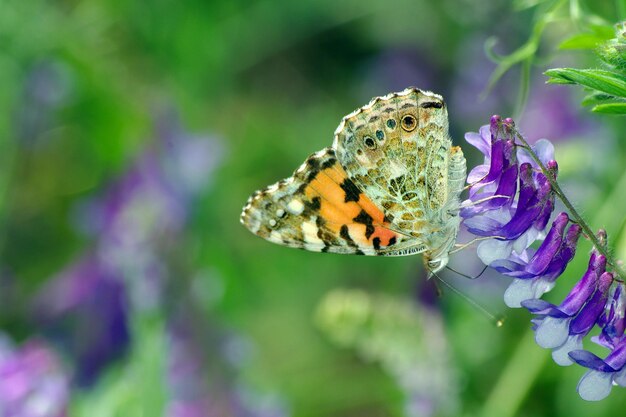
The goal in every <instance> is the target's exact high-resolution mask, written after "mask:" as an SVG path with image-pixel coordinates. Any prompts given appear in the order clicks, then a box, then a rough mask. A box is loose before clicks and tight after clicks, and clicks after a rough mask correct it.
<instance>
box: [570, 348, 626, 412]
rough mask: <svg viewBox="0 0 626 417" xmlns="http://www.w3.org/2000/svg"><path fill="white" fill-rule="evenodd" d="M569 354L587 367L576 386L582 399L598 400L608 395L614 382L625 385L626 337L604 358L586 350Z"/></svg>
mask: <svg viewBox="0 0 626 417" xmlns="http://www.w3.org/2000/svg"><path fill="white" fill-rule="evenodd" d="M569 356H570V357H571V358H572V359H573V360H574V361H576V363H578V364H579V365H581V366H584V367H585V368H589V371H587V373H586V374H585V375H584V376H583V377H582V378H581V379H580V381H579V382H578V387H577V388H576V389H577V390H578V394H579V395H580V396H581V397H582V399H584V400H587V401H598V400H601V399H603V398H605V397H606V396H607V395H609V393H610V392H611V388H612V387H613V385H614V384H615V385H620V386H622V387H626V338H622V339H621V340H620V342H619V343H618V344H617V345H616V346H615V349H613V351H612V352H611V353H610V354H609V355H608V356H607V357H606V358H605V359H604V360H602V359H600V358H598V357H597V356H596V355H594V354H593V353H591V352H587V351H586V350H575V351H573V352H570V353H569Z"/></svg>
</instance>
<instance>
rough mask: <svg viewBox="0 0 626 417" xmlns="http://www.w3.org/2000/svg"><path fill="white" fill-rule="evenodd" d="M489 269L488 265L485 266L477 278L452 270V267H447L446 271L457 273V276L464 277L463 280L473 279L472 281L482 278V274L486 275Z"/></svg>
mask: <svg viewBox="0 0 626 417" xmlns="http://www.w3.org/2000/svg"><path fill="white" fill-rule="evenodd" d="M487 268H488V265H485V267H484V268H483V269H482V271H480V273H479V274H478V275H476V276H474V277H473V276H471V275H467V274H464V273H462V272H459V271H457V270H456V269H454V268H452V267H450V266H448V265H446V269H449V270H450V271H452V272H454V273H455V274H457V275H460V276H462V277H463V278H467V279H472V280H474V279H478V278H480V276H481V275H482V274H484V273H485V271H486V270H487Z"/></svg>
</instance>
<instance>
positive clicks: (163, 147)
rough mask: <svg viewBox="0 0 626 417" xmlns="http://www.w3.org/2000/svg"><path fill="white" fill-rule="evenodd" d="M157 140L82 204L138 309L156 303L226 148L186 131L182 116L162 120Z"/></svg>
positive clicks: (85, 225) (105, 257) (87, 223)
mask: <svg viewBox="0 0 626 417" xmlns="http://www.w3.org/2000/svg"><path fill="white" fill-rule="evenodd" d="M156 137H157V140H156V141H155V142H154V143H153V144H152V146H151V148H149V149H148V150H147V151H145V152H144V153H143V154H142V155H140V156H139V158H138V159H137V161H136V162H135V163H134V164H133V165H132V166H131V168H130V169H129V171H128V172H127V173H126V174H125V175H124V176H122V178H121V179H120V180H119V181H118V182H117V183H115V184H113V186H112V187H111V188H110V189H109V191H108V193H107V194H106V195H105V196H104V197H103V198H100V199H98V200H94V201H91V202H89V203H88V204H86V205H85V206H83V207H82V209H83V210H82V213H81V214H79V220H80V223H81V227H82V229H84V230H86V231H88V232H89V233H90V234H91V235H93V236H96V237H97V238H98V242H97V246H96V253H97V256H98V257H99V259H100V262H102V263H103V264H106V265H107V266H108V268H109V269H111V270H113V271H116V273H117V274H118V276H120V277H122V278H123V279H124V280H125V282H126V285H127V291H128V296H129V299H130V305H131V307H132V308H133V309H138V310H144V309H148V310H149V309H152V308H155V307H156V306H157V305H159V303H160V302H161V297H162V291H163V286H164V282H165V280H166V278H167V260H166V258H167V257H165V256H164V254H166V253H168V252H170V251H171V250H172V249H173V248H174V247H175V245H176V241H177V240H178V239H179V237H180V234H181V233H182V232H183V230H184V228H185V226H186V224H187V221H188V218H189V216H190V214H191V208H192V207H193V205H192V202H193V199H194V198H195V197H196V196H197V195H198V193H199V192H200V191H201V190H202V189H203V188H205V187H207V186H208V185H209V181H210V180H211V178H212V175H211V173H212V171H213V170H215V168H216V167H217V165H218V163H219V160H220V158H221V157H222V154H223V150H222V147H221V146H220V144H219V142H218V141H217V139H215V138H211V137H207V136H196V135H192V134H189V133H187V132H185V131H184V130H182V128H181V127H180V125H179V124H178V122H177V120H176V117H175V116H173V115H171V114H169V113H168V114H165V115H164V116H163V117H161V118H160V119H159V121H158V123H157V130H156Z"/></svg>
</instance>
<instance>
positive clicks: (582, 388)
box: [576, 370, 614, 401]
mask: <svg viewBox="0 0 626 417" xmlns="http://www.w3.org/2000/svg"><path fill="white" fill-rule="evenodd" d="M613 376H614V374H613V373H607V372H600V371H595V370H589V371H587V373H586V374H585V375H583V377H582V378H580V381H579V382H578V387H576V390H577V391H578V395H580V397H581V398H582V399H583V400H585V401H600V400H601V399H603V398H606V397H607V396H608V395H609V393H610V392H611V388H612V386H613Z"/></svg>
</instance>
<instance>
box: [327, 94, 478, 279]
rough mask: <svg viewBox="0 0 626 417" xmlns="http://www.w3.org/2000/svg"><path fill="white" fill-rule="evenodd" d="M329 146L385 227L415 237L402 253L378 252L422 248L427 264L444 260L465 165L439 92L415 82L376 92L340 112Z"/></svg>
mask: <svg viewBox="0 0 626 417" xmlns="http://www.w3.org/2000/svg"><path fill="white" fill-rule="evenodd" d="M333 147H334V148H335V149H336V150H337V157H338V159H339V161H340V163H341V165H342V166H343V167H344V168H345V170H346V172H348V173H349V177H350V179H351V180H352V182H353V183H354V184H355V185H357V186H358V187H359V188H361V189H363V190H365V191H364V192H365V194H366V195H367V197H368V198H369V199H370V200H371V201H372V202H373V203H374V204H375V205H376V206H377V207H380V208H381V210H383V212H384V214H385V216H386V218H387V219H389V221H390V223H391V225H390V226H389V227H390V228H391V229H393V230H399V231H401V232H402V233H404V234H407V235H409V236H411V237H412V238H413V243H414V245H413V246H411V247H410V248H409V250H408V251H407V249H402V250H397V249H396V248H389V249H388V250H383V251H381V253H380V254H382V255H392V256H393V255H406V254H408V253H416V252H419V251H422V250H423V248H424V247H426V250H425V254H424V257H425V260H426V261H427V262H433V264H431V265H430V267H431V268H434V267H438V266H439V265H434V264H435V263H436V264H440V263H441V261H443V263H444V264H445V262H447V254H448V252H449V250H450V249H451V247H452V246H453V245H454V242H455V240H456V235H457V232H458V228H459V223H460V219H459V216H458V211H459V205H460V200H459V195H460V193H461V191H462V189H463V184H464V181H465V172H466V168H465V158H464V157H463V153H462V151H461V150H460V148H458V147H453V146H452V141H451V140H450V137H449V135H448V115H447V110H446V107H445V103H444V101H443V99H442V97H441V96H439V95H437V94H433V93H430V92H426V91H421V90H418V89H414V88H410V89H406V90H404V91H402V92H400V93H393V94H389V95H387V96H384V97H377V98H375V99H373V100H372V101H371V102H370V103H369V104H367V105H366V106H364V107H362V108H360V109H358V110H356V111H354V112H353V113H351V114H349V115H348V116H346V117H344V119H343V121H342V123H341V124H340V125H339V127H338V128H337V130H336V131H335V141H334V144H333ZM413 248H414V249H413ZM407 252H408V253H407ZM444 258H445V259H444Z"/></svg>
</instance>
